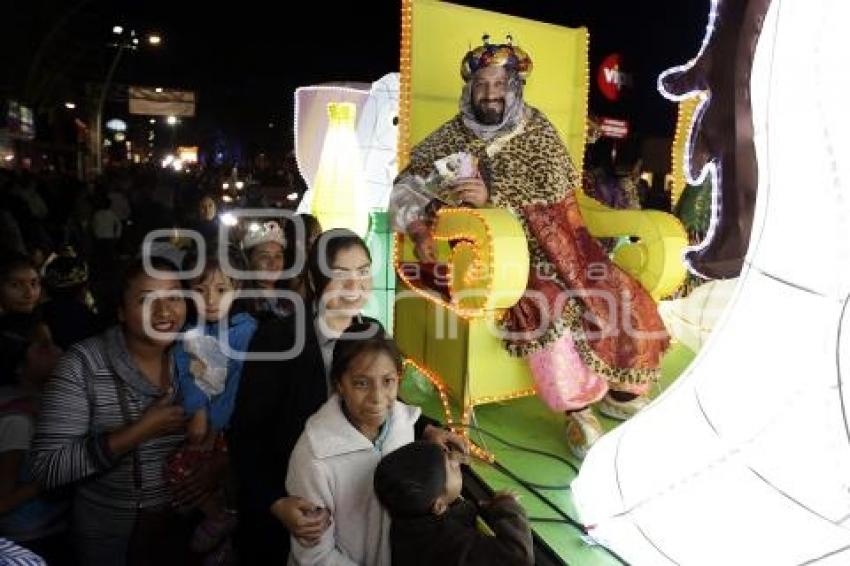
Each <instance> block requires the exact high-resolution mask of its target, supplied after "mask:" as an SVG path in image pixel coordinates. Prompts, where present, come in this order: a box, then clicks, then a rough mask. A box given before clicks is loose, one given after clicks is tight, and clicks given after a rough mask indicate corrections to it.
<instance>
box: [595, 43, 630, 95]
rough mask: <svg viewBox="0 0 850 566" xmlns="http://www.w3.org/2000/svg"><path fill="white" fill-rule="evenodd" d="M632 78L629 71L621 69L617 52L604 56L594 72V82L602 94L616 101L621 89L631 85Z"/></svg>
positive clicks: (621, 91)
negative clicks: (597, 70) (596, 71)
mask: <svg viewBox="0 0 850 566" xmlns="http://www.w3.org/2000/svg"><path fill="white" fill-rule="evenodd" d="M633 82H634V80H633V79H632V76H631V75H630V74H629V73H626V72H624V71H623V70H622V61H621V56H620V54H619V53H612V54H611V55H608V56H607V57H605V59H604V60H603V61H602V64H601V65H600V66H599V72H598V73H597V74H596V84H597V85H598V86H599V90H600V91H601V92H602V95H603V96H604V97H605V98H607V99H608V100H610V101H611V102H617V101H618V100H620V97H621V96H622V93H623V89H624V88H626V87H630V86H632V84H633Z"/></svg>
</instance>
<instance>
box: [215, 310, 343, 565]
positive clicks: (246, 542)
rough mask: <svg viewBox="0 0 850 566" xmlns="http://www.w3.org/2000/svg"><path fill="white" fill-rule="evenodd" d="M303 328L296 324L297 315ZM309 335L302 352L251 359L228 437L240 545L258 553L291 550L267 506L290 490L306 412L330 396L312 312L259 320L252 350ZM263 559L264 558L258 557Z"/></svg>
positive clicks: (247, 555) (277, 555) (248, 558)
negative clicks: (291, 465)
mask: <svg viewBox="0 0 850 566" xmlns="http://www.w3.org/2000/svg"><path fill="white" fill-rule="evenodd" d="M299 322H300V323H301V324H300V328H298V327H297V325H298V323H299ZM299 334H300V335H301V337H302V338H303V340H304V342H303V349H302V350H301V352H300V354H299V355H297V356H295V357H292V358H291V359H288V360H274V361H246V362H245V365H244V367H243V370H242V380H241V383H240V385H239V391H238V393H237V395H236V406H235V408H234V411H233V417H232V420H231V425H230V431H229V435H228V441H229V442H228V444H229V447H230V457H231V462H232V464H233V468H234V472H235V475H236V483H237V499H238V509H239V515H240V519H239V523H240V533H237V540H236V543H237V547H239V548H238V550H239V552H240V554H241V555H242V559H243V561H245V563H248V564H250V563H254V562H253V561H252V558H254V557H256V558H257V559H261V560H270V562H268V563H270V564H271V563H272V560H280V562H278V563H281V564H283V563H285V562H286V557H287V555H288V553H289V533H288V532H287V530H286V529H285V528H284V526H283V525H282V524H281V523H280V522H279V521H278V520H277V519H276V518H275V517H274V516H273V515H272V514H271V512H270V510H269V508H270V507H271V504H272V503H274V502H275V501H276V500H277V499H279V498H281V497H284V496H285V495H286V490H285V486H284V484H285V480H286V470H287V467H288V466H289V455H290V453H291V452H292V449H293V448H294V447H295V443H296V441H297V440H298V437H299V436H300V435H301V432H302V430H303V429H304V424H305V423H306V422H307V418H308V417H310V415H312V414H313V413H315V412H316V411H317V410H319V407H321V406H322V404H323V403H324V402H325V401H326V400H327V398H328V391H327V384H326V380H325V367H324V362H323V360H322V353H321V350H320V349H319V342H318V339H317V337H316V332H315V329H314V326H313V316H312V313H311V312H310V311H309V309H308V310H307V313H306V317H305V318H304V319H301V320H299V317H296V316H289V317H286V318H273V317H270V318H268V319H266V320H264V321H262V322H261V324H260V326H259V327H258V328H257V332H256V333H255V334H254V338H253V339H252V340H251V346H250V348H249V352H252V353H256V352H284V351H287V350H289V349H291V348H293V346H295V345H297V338H298V335H299ZM257 563H260V562H257Z"/></svg>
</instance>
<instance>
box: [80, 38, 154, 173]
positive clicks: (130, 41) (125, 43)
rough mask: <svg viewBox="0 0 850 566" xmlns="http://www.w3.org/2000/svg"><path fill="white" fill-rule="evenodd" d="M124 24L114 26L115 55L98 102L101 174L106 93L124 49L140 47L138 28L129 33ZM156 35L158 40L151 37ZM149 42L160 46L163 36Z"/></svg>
mask: <svg viewBox="0 0 850 566" xmlns="http://www.w3.org/2000/svg"><path fill="white" fill-rule="evenodd" d="M124 32H125V30H124V28H123V27H122V26H120V25H116V26H113V28H112V33H113V34H115V35H117V36H118V38H117V40H116V42H115V43H113V44H111V45H112V46H113V47H115V48H116V51H115V57H114V58H113V59H112V64H111V65H110V66H109V72H107V73H106V80H104V81H103V88H102V89H101V91H100V100H98V103H97V114H96V115H95V127H94V134H95V136H94V137H95V142H94V143H95V159H96V160H97V163H95V171H96V172H97V173H98V174H100V173H102V172H103V107H104V105H105V104H106V94H107V93H108V92H109V87H110V85H111V84H112V77H113V76H114V75H115V69H117V68H118V63H120V62H121V56H122V55H123V54H124V50H126V49H129V50H133V51H135V50H136V49H138V48H139V38H138V37H136V30H132V29H131V30H130V31H129V34H125V33H124ZM153 37H156V38H157V39H156V41H152V40H151V38H153ZM148 42H149V43H150V44H151V45H153V46H158V45H160V43H162V36H160V35H159V34H151V35H150V36H149V37H148Z"/></svg>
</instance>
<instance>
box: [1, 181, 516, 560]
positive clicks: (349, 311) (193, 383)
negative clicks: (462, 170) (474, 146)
mask: <svg viewBox="0 0 850 566" xmlns="http://www.w3.org/2000/svg"><path fill="white" fill-rule="evenodd" d="M149 173H150V172H149V171H146V170H144V169H137V170H125V171H120V172H115V173H113V174H111V175H109V176H107V177H106V178H105V179H104V180H103V182H102V183H99V184H98V185H97V186H96V187H95V188H94V190H93V191H91V190H87V189H86V187H85V186H83V185H82V184H78V183H71V182H70V180H67V179H66V180H65V181H66V182H68V184H69V187H67V188H63V189H62V190H67V191H69V194H67V195H64V196H65V198H67V199H68V201H69V202H70V203H75V204H68V205H66V206H64V207H62V208H63V209H62V210H61V211H54V210H53V206H54V203H53V201H51V199H50V185H51V183H53V182H54V181H55V180H53V179H49V178H39V177H35V176H31V175H18V174H9V173H2V175H3V191H4V194H6V195H7V197H8V198H6V199H5V200H4V201H3V202H4V203H5V207H4V210H3V214H4V218H3V220H4V230H6V231H7V232H8V233H16V234H18V235H19V237H18V238H10V239H7V240H4V244H5V245H6V246H7V249H5V250H4V252H3V255H2V258H3V259H2V262H0V328H2V334H0V348H2V360H3V362H2V363H3V367H2V384H0V537H2V538H5V539H8V540H10V541H14V543H15V544H16V545H18V546H16V547H15V548H16V549H17V551H19V552H27V551H31V552H33V553H34V556H39V557H41V558H42V559H43V560H44V561H46V563H48V564H58V565H62V564H80V565H88V564H97V565H103V564H116V565H117V564H154V563H156V564H159V565H162V564H201V563H204V564H235V563H241V564H261V563H262V564H265V563H273V562H277V563H284V562H286V561H287V560H288V559H289V557H290V556H291V560H292V561H293V562H294V563H296V564H389V563H390V555H391V541H390V538H391V537H390V530H389V529H390V515H391V513H395V512H394V505H398V504H399V503H398V501H399V500H404V499H405V498H406V497H407V496H406V495H405V492H406V491H410V492H411V493H410V494H409V496H410V497H414V496H415V497H416V498H418V499H417V501H418V502H419V503H420V504H422V505H425V507H424V508H423V509H422V512H423V513H426V514H429V515H431V516H434V517H438V516H440V517H441V516H443V515H444V514H445V515H446V516H447V517H448V516H451V517H453V519H452V520H453V521H460V523H458V528H460V525H461V523H462V524H463V526H464V528H466V529H468V530H470V531H473V532H474V531H475V527H474V517H475V515H474V513H473V514H472V515H470V514H469V513H470V510H469V509H465V511H464V512H463V513H461V514H460V515H457V516H455V513H454V509H455V508H456V507H457V505H454V503H455V501H454V500H455V499H457V497H458V493H456V492H457V491H458V489H459V487H458V481H459V480H458V478H459V466H460V463H461V462H464V461H465V458H466V454H467V446H466V444H465V443H464V441H463V440H461V439H460V437H458V436H455V435H454V434H452V433H450V432H448V431H446V430H444V429H443V428H441V427H440V426H438V424H437V423H436V422H435V421H431V420H430V419H427V418H426V417H424V416H423V415H421V412H420V411H419V409H418V408H416V407H412V406H408V405H405V404H404V403H402V402H400V401H399V400H398V399H397V392H398V381H399V378H400V374H401V369H402V366H401V364H402V359H401V355H400V353H399V351H398V349H397V347H396V346H395V343H394V342H393V341H392V339H391V338H389V336H388V334H387V332H386V330H385V329H384V328H383V327H382V326H381V325H380V323H378V322H377V321H375V320H372V319H369V318H367V317H365V316H362V315H361V314H360V311H361V309H362V308H363V306H364V305H365V303H366V301H367V300H368V298H369V295H370V292H371V285H372V273H371V270H372V266H371V256H370V252H369V249H368V247H367V246H366V244H365V242H364V241H363V239H362V238H360V237H359V236H358V235H356V234H354V233H352V232H350V231H347V230H343V229H334V230H328V231H322V228H321V226H320V225H319V223H318V221H317V220H316V219H315V218H314V217H312V216H309V215H297V216H296V215H291V214H290V215H287V214H283V212H282V211H281V217H280V218H276V219H269V218H263V219H244V221H243V222H241V223H239V225H237V226H235V227H232V228H231V227H228V228H226V229H225V230H223V231H222V230H220V229H219V220H218V215H217V214H216V207H217V206H218V204H219V202H220V199H218V198H216V196H215V193H214V192H212V191H210V192H205V191H204V190H203V189H202V187H201V186H199V184H198V177H194V178H193V177H190V176H186V177H179V176H172V175H165V176H159V175H157V176H154V175H151V176H150V177H148V174H149ZM188 179H192V180H193V181H188ZM192 182H194V185H191V183H192ZM171 183H173V184H174V187H172V188H171V189H169V187H167V186H166V188H162V186H161V185H163V184H165V185H168V184H171ZM190 185H191V186H190ZM21 187H26V188H23V189H22V188H21ZM139 191H141V192H142V193H143V194H141V195H140V194H138V193H139ZM22 193H25V194H26V198H24V197H23V196H19V195H21V194H22ZM164 195H165V196H164ZM177 195H180V196H179V199H178V197H177ZM190 195H191V196H190ZM169 197H170V198H169ZM78 201H82V202H78ZM48 203H50V204H48ZM80 209H83V212H80ZM7 220H8V221H9V222H7ZM139 226H141V228H139ZM173 228H186V229H189V230H194V231H196V232H197V234H199V235H201V237H202V238H203V239H204V243H205V246H204V247H205V248H206V251H204V250H203V249H201V247H200V246H198V245H197V244H196V243H194V242H193V241H192V239H191V238H186V237H183V236H184V235H183V234H179V233H177V232H174V231H173ZM157 229H159V230H162V229H165V230H166V231H167V232H166V233H170V232H174V235H171V236H168V237H164V238H162V239H160V240H158V241H152V242H149V245H147V246H143V245H142V241H143V240H144V235H145V234H148V233H150V232H151V231H152V230H157ZM220 234H224V235H225V238H224V239H223V240H220V239H219V235H220ZM54 242H55V243H54ZM234 270H236V271H234ZM240 272H244V273H250V274H251V277H250V278H248V279H243V278H240V277H239V276H238V274H239V273H240ZM284 274H287V276H286V277H285V278H284V277H283V275H284ZM299 301H300V302H301V305H303V306H304V309H303V310H304V313H303V315H302V316H298V315H297V312H298V310H299V309H298V306H297V305H296V303H297V302H299ZM299 340H300V341H301V346H300V347H298V346H297V344H298V343H299ZM285 352H292V354H291V355H281V354H282V353H285ZM415 439H420V440H416V442H414V440H415ZM410 443H413V444H411V446H420V445H427V446H429V447H430V446H434V447H436V453H434V454H432V455H431V460H432V461H430V464H429V465H432V466H433V470H432V472H433V473H429V474H428V477H427V478H425V479H424V480H423V481H425V484H426V485H424V486H421V487H416V486H414V485H413V484H408V482H407V480H406V478H405V476H406V472H405V471H404V470H405V469H406V468H404V466H410V465H411V462H413V463H414V464H413V465H415V467H417V468H419V469H426V468H422V467H421V466H419V465H418V464H416V462H418V460H417V459H418V458H421V456H420V455H419V454H418V452H417V453H411V455H410V459H411V460H410V462H406V461H404V460H402V461H400V462H398V463H397V464H394V465H395V466H402V468H399V470H398V471H396V472H393V471H392V470H394V469H395V468H393V467H391V466H389V464H387V466H388V467H387V470H388V471H387V472H386V473H385V474H384V475H383V476H381V477H385V479H384V480H382V481H383V482H386V483H387V486H388V487H386V488H385V490H386V495H383V496H382V498H383V499H379V498H378V495H377V494H378V493H383V492H381V491H376V489H375V488H373V486H372V481H373V479H372V478H373V476H374V472H375V469H376V468H377V466H378V464H379V462H381V459H382V456H384V455H386V454H389V453H390V452H393V451H395V450H396V449H398V448H400V447H402V446H405V445H408V444H410ZM399 454H401V453H399ZM425 488H427V489H430V490H431V491H432V492H433V493H431V494H430V495H429V492H427V491H424V490H425ZM384 499H385V500H386V502H385V503H382V501H383V500H384ZM508 499H510V498H509V497H508ZM438 501H439V502H440V503H439V505H437V502H438ZM499 501H500V503H494V506H493V508H494V509H501V508H502V507H505V508H506V509H508V510H509V511H510V512H509V513H508V515H509V516H510V520H509V522H510V524H511V527H510V528H509V529H508V530H506V531H505V533H506V534H505V536H507V537H508V540H510V541H512V543H511V544H512V547H511V550H510V552H511V553H513V554H511V556H517V557H519V560H520V562H516V563H522V561H525V562H529V561H530V560H531V555H532V554H531V553H532V550H531V535H530V530H529V528H528V525H527V523H526V522H525V520H524V518H523V517H524V515H523V512H522V510H521V508H520V507H519V506H518V505H517V504H516V503H515V502H514V504H513V505H511V504H508V503H505V498H504V497H502V498H501V499H500V500H499ZM431 504H434V505H431ZM458 504H459V503H458ZM465 507H466V504H464V508H465ZM401 515H403V516H404V517H407V516H408V515H409V513H408V512H407V511H405V512H400V516H401ZM505 517H506V515H505V513H499V514H497V515H496V516H494V524H495V525H497V528H498V525H499V524H501V522H502V521H505V520H508V519H506V518H505ZM399 520H400V521H401V519H399ZM518 524H519V528H518V527H517V525H518ZM522 525H524V527H523V526H522ZM470 536H471V535H470ZM481 536H483V535H481ZM473 538H474V537H473ZM471 540H472V539H470V541H471ZM489 540H490V537H488V538H484V539H482V540H481V541H478V543H476V544H481V543H482V542H483V543H484V544H485V546H486V543H488V542H489ZM70 549H74V552H70ZM397 563H398V562H397ZM512 563H514V562H512Z"/></svg>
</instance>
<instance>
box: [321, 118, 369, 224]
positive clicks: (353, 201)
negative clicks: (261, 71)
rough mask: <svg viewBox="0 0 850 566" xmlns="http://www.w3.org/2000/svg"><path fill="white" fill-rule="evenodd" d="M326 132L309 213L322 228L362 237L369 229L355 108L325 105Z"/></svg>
mask: <svg viewBox="0 0 850 566" xmlns="http://www.w3.org/2000/svg"><path fill="white" fill-rule="evenodd" d="M327 112H328V117H329V120H328V131H327V134H326V135H325V142H324V146H323V147H322V158H321V160H320V161H319V170H318V172H317V173H316V181H315V187H314V191H315V197H314V198H313V206H312V209H311V211H312V213H313V214H314V215H315V216H316V217H317V218H318V220H319V223H320V224H321V225H322V228H324V229H325V230H329V229H331V228H348V229H349V230H353V231H354V232H356V233H357V234H359V235H361V236H365V235H366V230H367V228H368V227H369V215H368V209H366V207H365V200H364V199H365V195H366V192H365V184H364V182H363V162H362V160H361V157H360V147H359V145H358V143H357V135H356V133H355V131H354V124H355V120H356V116H355V112H356V106H355V105H354V104H353V103H351V102H342V103H334V102H331V103H329V104H328V108H327Z"/></svg>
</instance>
